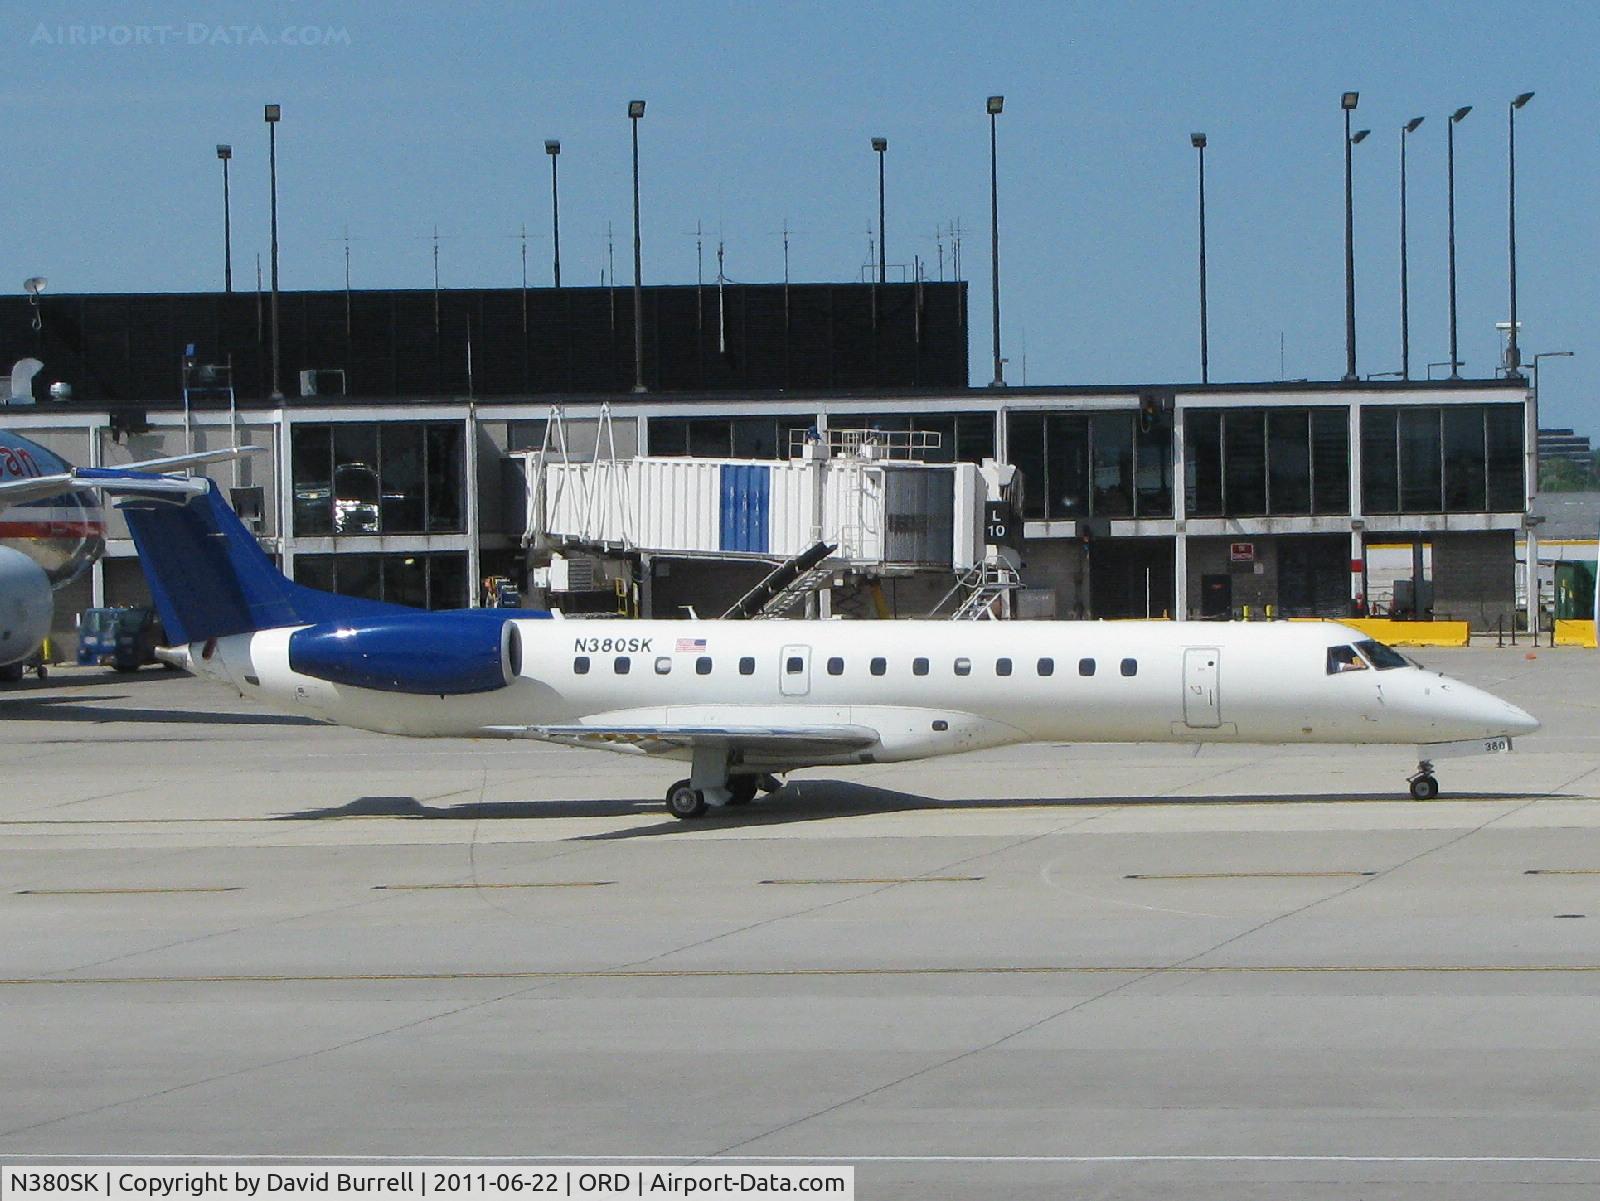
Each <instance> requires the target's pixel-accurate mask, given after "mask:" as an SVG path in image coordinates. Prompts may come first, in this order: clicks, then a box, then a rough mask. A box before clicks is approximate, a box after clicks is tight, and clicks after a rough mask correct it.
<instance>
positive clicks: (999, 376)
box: [984, 96, 1006, 388]
mask: <svg viewBox="0 0 1600 1201" xmlns="http://www.w3.org/2000/svg"><path fill="white" fill-rule="evenodd" d="M1005 104H1006V98H1005V97H1004V96H990V97H989V99H988V100H987V101H986V102H985V106H984V107H985V108H986V109H987V110H988V113H989V263H990V268H991V279H990V290H991V291H992V292H993V306H994V379H993V380H992V381H990V387H994V388H998V387H1000V386H1001V385H1002V384H1004V383H1005V382H1006V381H1005V373H1004V367H1005V364H1004V363H1003V362H1002V361H1001V359H1000V174H999V160H998V158H997V156H996V151H995V118H996V117H998V116H999V115H1000V111H1001V110H1002V109H1003V108H1005Z"/></svg>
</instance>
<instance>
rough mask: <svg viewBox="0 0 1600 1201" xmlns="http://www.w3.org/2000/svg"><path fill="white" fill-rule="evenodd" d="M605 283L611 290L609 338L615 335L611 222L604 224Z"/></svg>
mask: <svg viewBox="0 0 1600 1201" xmlns="http://www.w3.org/2000/svg"><path fill="white" fill-rule="evenodd" d="M606 272H607V274H606V281H607V286H609V287H610V289H611V336H612V337H616V334H617V247H616V239H615V238H614V237H613V236H612V233H611V222H609V221H607V222H606Z"/></svg>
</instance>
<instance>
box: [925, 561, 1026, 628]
mask: <svg viewBox="0 0 1600 1201" xmlns="http://www.w3.org/2000/svg"><path fill="white" fill-rule="evenodd" d="M1020 587H1022V578H1021V577H1020V576H1019V575H1017V573H1016V570H1015V569H1014V568H1013V567H1012V566H1011V565H1010V564H1008V563H980V564H979V565H978V566H976V567H974V568H973V569H972V570H971V571H969V572H967V574H966V575H964V576H962V577H961V579H960V580H959V581H957V583H956V586H955V587H954V588H952V589H951V590H950V592H949V593H948V594H946V597H945V600H949V599H951V598H953V597H954V596H956V595H958V594H959V593H960V591H961V589H963V588H965V589H967V595H966V596H965V597H963V598H962V601H961V603H960V604H959V605H958V606H956V610H955V612H954V613H952V614H951V615H950V620H951V621H997V620H999V618H1000V614H999V613H997V612H996V611H995V608H996V602H997V601H999V600H1001V599H1002V598H1004V597H1005V596H1007V595H1008V594H1010V593H1012V592H1014V591H1016V590H1017V589H1018V588H1020ZM944 604H945V601H940V602H939V604H938V606H936V607H935V610H934V611H935V612H937V611H938V610H939V609H941V608H943V607H944Z"/></svg>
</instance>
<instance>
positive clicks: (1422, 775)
mask: <svg viewBox="0 0 1600 1201" xmlns="http://www.w3.org/2000/svg"><path fill="white" fill-rule="evenodd" d="M1438 795H1439V781H1438V780H1436V779H1434V778H1433V764H1432V762H1430V761H1429V760H1427V759H1423V760H1421V761H1420V762H1419V763H1418V764H1417V773H1416V775H1414V776H1412V777H1411V798H1412V800H1416V801H1431V800H1433V799H1434V798H1435V797H1436V796H1438Z"/></svg>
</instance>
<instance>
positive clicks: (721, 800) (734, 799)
mask: <svg viewBox="0 0 1600 1201" xmlns="http://www.w3.org/2000/svg"><path fill="white" fill-rule="evenodd" d="M729 766H730V764H729V763H728V758H727V754H726V752H724V751H722V750H720V749H713V748H699V749H696V751H695V754H694V768H693V773H692V774H691V775H690V777H689V778H688V779H687V780H679V781H678V782H677V783H676V784H674V785H673V786H672V787H671V788H669V789H667V812H668V813H670V814H672V816H673V817H676V818H678V819H679V820H680V821H688V820H689V819H691V818H696V817H703V816H705V812H706V810H707V809H710V808H714V807H716V808H720V807H721V806H723V805H748V804H749V803H750V802H751V801H753V800H755V799H756V794H757V793H758V792H776V791H777V790H778V789H780V788H782V787H783V783H782V781H780V780H778V779H777V778H776V777H774V776H771V775H765V774H763V775H756V774H755V773H752V772H742V773H740V774H739V775H736V776H735V775H730V774H729V772H728V768H729Z"/></svg>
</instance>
